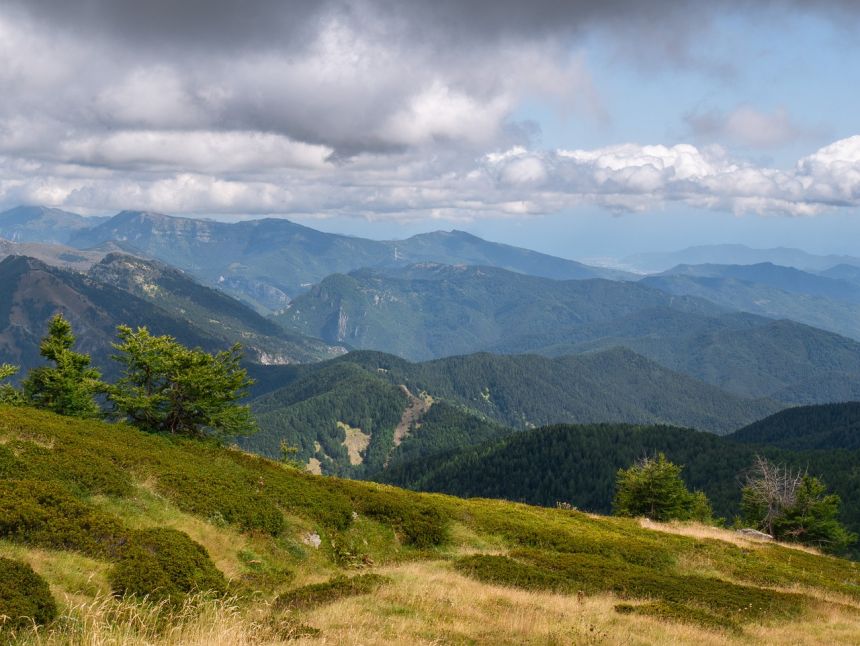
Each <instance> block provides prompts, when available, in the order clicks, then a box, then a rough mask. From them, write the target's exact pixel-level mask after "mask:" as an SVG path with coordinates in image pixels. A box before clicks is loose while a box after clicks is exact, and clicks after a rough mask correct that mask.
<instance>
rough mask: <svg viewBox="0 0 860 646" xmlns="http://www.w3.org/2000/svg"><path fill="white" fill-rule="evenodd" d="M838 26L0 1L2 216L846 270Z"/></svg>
mask: <svg viewBox="0 0 860 646" xmlns="http://www.w3.org/2000/svg"><path fill="white" fill-rule="evenodd" d="M706 5H707V6H706ZM808 5H813V6H808ZM858 28H860V5H858V3H855V2H851V1H849V0H844V1H839V0H822V1H819V2H816V3H806V2H801V1H800V0H784V1H778V0H771V1H769V2H753V1H751V0H723V1H720V0H714V1H712V2H709V3H702V2H694V1H692V0H690V1H687V2H685V1H681V0H676V1H666V2H647V3H643V2H638V1H636V0H603V1H601V2H596V1H595V2H588V1H584V0H567V1H566V2H558V1H557V0H531V1H530V2H527V3H525V2H519V1H514V0H493V1H490V0H473V1H466V0H459V1H457V0H437V1H436V2H433V3H426V2H409V1H403V0H400V1H394V0H365V1H359V2H351V1H338V0H299V1H296V0H293V1H284V0H241V1H240V0H184V1H183V2H175V1H173V0H149V1H148V2H145V3H144V2H139V1H136V0H135V1H130V0H79V1H78V2H74V3H70V2H66V1H63V0H4V1H3V2H2V3H0V96H2V97H3V100H2V101H0V207H11V206H15V205H18V204H43V205H49V206H56V207H61V208H65V209H68V210H71V211H76V212H80V213H84V214H110V213H114V212H117V211H119V210H123V209H135V210H137V209H140V210H152V211H159V212H164V213H170V214H176V215H191V216H201V217H216V218H219V219H225V220H235V219H245V218H248V217H261V216H275V217H286V218H289V219H292V220H295V221H299V222H302V223H304V224H308V225H310V226H314V227H316V228H320V229H323V230H327V231H337V232H344V233H350V234H355V235H363V236H368V237H374V238H398V237H403V236H406V235H410V234H413V233H417V232H421V231H428V230H435V229H451V228H456V229H463V230H467V231H470V232H473V233H476V234H478V235H481V236H483V237H486V238H489V239H492V240H499V241H503V242H508V243H511V244H519V245H522V246H528V247H531V248H535V249H539V250H541V251H546V252H548V253H553V254H556V255H562V256H566V257H578V258H600V257H609V256H615V257H620V256H623V255H626V254H629V253H634V252H638V251H645V250H668V249H675V248H680V247H684V246H688V245H692V244H706V243H710V242H713V243H722V242H742V243H746V244H750V245H752V246H765V247H771V246H780V245H783V246H799V247H803V248H806V249H808V250H810V251H815V252H820V253H855V254H856V253H857V249H856V246H855V245H854V243H853V241H855V240H860V217H858V216H860V208H858V207H860V123H858V117H857V106H858V105H860V65H858V61H860V38H858V37H857V36H858Z"/></svg>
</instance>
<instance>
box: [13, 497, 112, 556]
mask: <svg viewBox="0 0 860 646" xmlns="http://www.w3.org/2000/svg"><path fill="white" fill-rule="evenodd" d="M0 538H6V539H9V540H12V541H15V542H17V543H24V544H27V545H34V546H37V547H48V548H53V549H61V550H73V551H76V552H81V553H82V554H86V555H88V556H95V557H107V558H113V557H115V556H116V555H117V554H118V552H119V550H120V549H121V548H122V547H123V545H124V544H125V543H126V541H127V532H126V530H125V528H124V527H123V526H122V525H121V524H120V523H119V521H118V520H116V519H115V518H113V517H111V516H108V515H107V514H104V513H102V512H100V511H98V510H97V509H95V508H93V507H92V506H90V505H88V504H86V503H84V502H83V501H81V500H80V499H78V498H76V497H75V496H74V495H72V493H71V492H70V491H69V490H68V489H66V488H65V487H63V485H61V484H59V483H57V482H38V481H35V480H0Z"/></svg>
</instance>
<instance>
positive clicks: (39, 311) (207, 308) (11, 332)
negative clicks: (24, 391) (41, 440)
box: [0, 256, 342, 371]
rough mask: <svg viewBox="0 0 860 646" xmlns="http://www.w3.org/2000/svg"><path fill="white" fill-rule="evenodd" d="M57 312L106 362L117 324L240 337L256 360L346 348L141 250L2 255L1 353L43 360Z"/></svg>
mask: <svg viewBox="0 0 860 646" xmlns="http://www.w3.org/2000/svg"><path fill="white" fill-rule="evenodd" d="M129 280H130V281H131V284H129V282H128V281H129ZM135 292H136V293H135ZM57 312H62V313H63V314H64V315H65V316H66V317H67V318H69V320H70V321H71V323H72V325H73V328H74V331H75V333H76V335H77V336H78V340H79V347H80V349H81V350H82V351H84V352H88V353H91V354H92V355H93V359H94V360H95V362H96V363H97V364H99V365H101V366H103V367H107V366H109V365H110V364H109V362H108V356H109V355H110V354H111V352H112V349H111V347H110V344H111V343H112V342H113V341H114V340H115V338H116V326H117V325H120V324H126V325H131V326H147V327H148V328H149V329H150V330H151V331H152V332H153V333H155V334H169V335H171V336H174V337H176V338H177V339H178V340H179V341H180V342H182V343H184V344H186V345H191V346H200V347H203V348H205V349H207V350H209V351H215V350H223V349H225V348H226V347H227V346H229V345H232V344H233V343H236V342H242V343H243V345H244V346H245V348H246V356H247V358H248V359H249V360H252V361H264V362H265V361H269V362H287V361H312V360H319V359H323V358H329V357H331V356H336V355H337V354H338V353H339V352H342V350H341V349H337V348H332V346H329V345H327V344H325V343H322V342H320V341H317V340H313V339H306V338H303V337H300V336H298V335H289V334H284V333H283V331H282V330H280V329H279V328H278V327H276V326H274V325H273V324H272V323H271V322H269V321H267V320H266V319H264V318H262V317H260V316H259V315H258V314H256V313H255V312H253V311H252V310H250V309H248V308H247V307H245V306H244V305H242V304H241V303H239V302H238V301H234V300H233V299H230V298H229V297H227V296H226V295H224V294H222V293H220V292H218V291H215V290H212V289H209V288H206V287H203V286H200V285H197V284H196V283H194V282H193V281H192V280H191V279H189V278H187V277H185V276H183V275H182V274H181V272H178V271H176V270H173V269H170V268H164V267H158V266H154V265H151V264H147V263H146V261H142V260H140V259H137V258H129V257H127V256H108V257H107V258H105V259H104V260H103V261H102V262H101V263H99V264H97V265H95V266H94V268H93V269H92V270H91V272H90V273H89V274H82V273H79V272H74V271H68V270H65V269H61V268H58V267H51V266H49V265H47V264H45V263H43V262H41V261H39V260H36V259H34V258H28V257H25V256H10V257H7V258H6V259H4V260H2V261H0V361H8V362H10V363H14V364H18V365H21V366H22V368H23V369H24V370H25V371H26V370H27V369H29V368H32V367H34V366H36V365H39V364H41V363H42V359H41V357H39V341H40V339H41V338H42V336H43V335H44V333H45V331H46V329H47V324H48V320H49V319H50V317H51V316H53V315H54V314H55V313H57Z"/></svg>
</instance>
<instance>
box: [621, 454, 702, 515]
mask: <svg viewBox="0 0 860 646" xmlns="http://www.w3.org/2000/svg"><path fill="white" fill-rule="evenodd" d="M682 469H683V467H681V466H678V465H676V464H673V463H672V462H670V461H669V460H667V459H666V454H665V453H658V454H657V457H655V458H645V459H642V460H640V461H638V462H637V463H636V464H634V465H633V466H631V467H630V468H628V469H619V470H618V475H617V476H616V490H615V500H614V502H613V509H614V511H615V514H616V515H618V516H629V517H634V518H636V517H639V516H645V517H646V518H650V519H651V520H657V521H663V522H665V521H668V520H698V521H702V522H707V521H709V520H710V519H711V517H712V513H711V505H710V503H709V502H708V499H707V497H705V495H704V494H703V493H702V492H696V493H695V494H693V493H690V492H689V491H688V490H687V487H686V485H685V484H684V481H683V480H681V470H682Z"/></svg>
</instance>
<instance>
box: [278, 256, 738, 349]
mask: <svg viewBox="0 0 860 646" xmlns="http://www.w3.org/2000/svg"><path fill="white" fill-rule="evenodd" d="M654 309H663V310H671V311H673V312H685V313H691V314H693V313H695V314H702V315H705V316H710V317H716V316H720V315H722V314H723V313H724V310H722V309H721V308H719V307H717V306H715V305H713V304H711V303H708V302H706V301H702V300H698V299H694V298H677V297H671V296H668V295H666V294H665V293H663V292H661V291H659V290H656V289H651V288H647V287H644V286H641V285H638V284H635V283H622V282H615V281H606V280H571V281H557V280H551V279H546V278H540V277H535V276H526V275H523V274H517V273H514V272H509V271H505V270H502V269H498V268H492V267H471V266H468V267H466V266H451V265H439V264H435V263H425V264H420V265H411V266H409V267H405V268H401V269H385V270H370V269H362V270H359V271H355V272H353V273H351V274H349V275H333V276H329V277H327V278H326V279H325V280H323V281H322V282H321V283H320V284H319V285H317V286H314V287H313V288H312V289H311V290H310V291H309V292H308V293H307V294H305V295H303V296H300V297H298V298H296V299H295V300H294V301H293V303H292V304H291V305H290V307H289V308H288V309H286V310H285V311H284V312H283V313H282V314H280V315H279V316H278V317H276V318H277V320H278V321H279V322H281V323H282V324H283V325H284V326H285V327H288V328H291V329H295V330H298V331H300V332H302V333H304V334H311V335H315V336H318V337H320V338H322V339H325V340H327V341H329V342H332V340H338V342H341V343H349V344H351V345H353V346H354V347H357V348H365V349H373V350H384V351H386V352H392V353H394V354H398V355H400V356H403V357H406V358H408V359H416V360H424V359H431V358H437V357H443V356H450V355H456V354H466V353H468V352H475V351H478V350H482V349H486V348H488V347H492V346H493V345H496V344H499V343H502V342H508V343H510V344H511V346H512V348H511V351H512V352H518V351H522V350H528V349H529V348H526V347H522V348H514V347H513V346H514V345H516V344H517V343H518V342H519V340H520V339H523V343H522V344H521V345H523V346H525V345H527V342H528V340H529V339H531V338H533V337H536V336H543V335H549V334H558V335H560V336H563V337H565V338H567V339H578V338H582V340H586V339H588V338H590V335H588V334H585V335H583V334H577V332H578V331H580V330H587V329H588V327H589V326H592V325H597V326H602V325H604V324H605V323H607V322H609V321H613V320H617V319H619V318H623V317H629V316H639V315H642V313H643V312H645V311H649V312H650V310H654Z"/></svg>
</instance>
